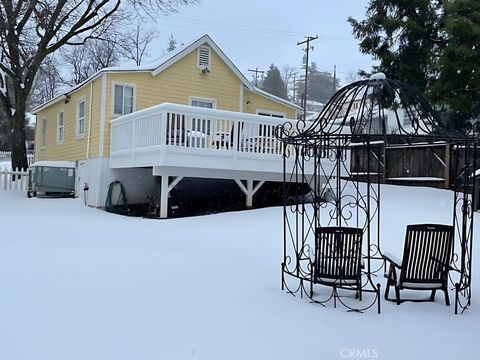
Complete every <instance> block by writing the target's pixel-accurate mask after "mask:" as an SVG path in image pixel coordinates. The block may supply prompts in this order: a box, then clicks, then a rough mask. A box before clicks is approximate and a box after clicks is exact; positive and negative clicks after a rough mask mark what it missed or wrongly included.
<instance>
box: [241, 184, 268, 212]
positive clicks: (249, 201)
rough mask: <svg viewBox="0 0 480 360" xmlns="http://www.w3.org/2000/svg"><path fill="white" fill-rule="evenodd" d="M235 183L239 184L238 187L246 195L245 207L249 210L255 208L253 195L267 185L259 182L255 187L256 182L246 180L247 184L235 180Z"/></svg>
mask: <svg viewBox="0 0 480 360" xmlns="http://www.w3.org/2000/svg"><path fill="white" fill-rule="evenodd" d="M234 180H235V182H236V183H237V185H238V187H239V188H240V190H242V192H243V193H244V194H245V196H246V197H247V198H246V201H245V206H246V207H247V208H251V207H252V206H253V195H255V193H256V192H257V191H258V189H260V187H261V186H262V185H263V184H264V183H265V181H264V180H262V181H258V182H257V183H256V184H255V185H254V180H244V181H245V183H246V184H244V183H243V181H242V180H238V179H234Z"/></svg>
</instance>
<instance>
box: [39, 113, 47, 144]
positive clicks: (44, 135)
mask: <svg viewBox="0 0 480 360" xmlns="http://www.w3.org/2000/svg"><path fill="white" fill-rule="evenodd" d="M40 144H41V146H42V148H44V147H45V146H47V119H42V139H41V141H40Z"/></svg>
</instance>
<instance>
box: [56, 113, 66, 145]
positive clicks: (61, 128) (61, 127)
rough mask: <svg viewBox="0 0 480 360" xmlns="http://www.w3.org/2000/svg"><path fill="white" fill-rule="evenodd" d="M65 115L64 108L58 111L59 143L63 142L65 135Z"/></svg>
mask: <svg viewBox="0 0 480 360" xmlns="http://www.w3.org/2000/svg"><path fill="white" fill-rule="evenodd" d="M63 117H64V115H63V110H62V111H59V112H58V113H57V144H63V137H64V128H65V126H64V118H63Z"/></svg>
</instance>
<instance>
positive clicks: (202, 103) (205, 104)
mask: <svg viewBox="0 0 480 360" xmlns="http://www.w3.org/2000/svg"><path fill="white" fill-rule="evenodd" d="M190 105H192V106H196V107H201V108H205V109H214V108H215V101H213V100H203V99H191V100H190Z"/></svg>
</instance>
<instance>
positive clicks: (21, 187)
mask: <svg viewBox="0 0 480 360" xmlns="http://www.w3.org/2000/svg"><path fill="white" fill-rule="evenodd" d="M27 188H28V170H23V169H21V170H19V169H18V168H17V169H16V170H15V171H12V170H7V169H5V170H3V171H0V191H12V190H18V191H27Z"/></svg>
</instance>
